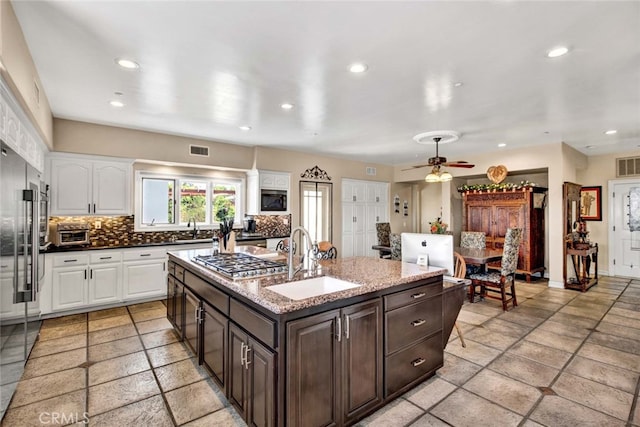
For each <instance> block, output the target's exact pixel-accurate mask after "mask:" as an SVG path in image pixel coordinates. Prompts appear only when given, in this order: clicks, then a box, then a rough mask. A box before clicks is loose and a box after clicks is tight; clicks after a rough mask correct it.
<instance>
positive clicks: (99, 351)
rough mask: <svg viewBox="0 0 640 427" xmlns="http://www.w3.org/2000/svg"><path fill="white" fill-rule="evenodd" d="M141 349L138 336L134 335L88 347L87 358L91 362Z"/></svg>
mask: <svg viewBox="0 0 640 427" xmlns="http://www.w3.org/2000/svg"><path fill="white" fill-rule="evenodd" d="M142 350H143V348H142V343H141V342H140V338H138V337H137V336H134V337H129V338H124V339H121V340H116V341H109V342H106V343H102V344H97V345H93V346H91V347H89V360H90V361H92V362H100V361H101V360H107V359H111V358H114V357H119V356H124V355H125V354H130V353H135V352H138V351H142Z"/></svg>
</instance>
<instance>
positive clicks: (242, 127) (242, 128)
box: [240, 126, 251, 131]
mask: <svg viewBox="0 0 640 427" xmlns="http://www.w3.org/2000/svg"><path fill="white" fill-rule="evenodd" d="M240 130H243V131H248V130H251V126H240Z"/></svg>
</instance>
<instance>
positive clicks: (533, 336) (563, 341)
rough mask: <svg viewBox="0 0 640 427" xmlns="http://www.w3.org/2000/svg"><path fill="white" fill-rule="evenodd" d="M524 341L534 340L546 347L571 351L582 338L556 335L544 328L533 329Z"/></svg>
mask: <svg viewBox="0 0 640 427" xmlns="http://www.w3.org/2000/svg"><path fill="white" fill-rule="evenodd" d="M525 340H526V341H531V342H535V343H537V344H541V345H544V346H547V347H552V348H555V349H558V350H562V351H565V352H569V353H573V352H575V351H576V350H577V349H578V347H580V345H581V344H582V342H583V340H581V339H578V338H572V337H568V336H565V335H558V334H555V333H553V332H551V331H547V330H544V329H539V328H538V329H535V330H534V331H532V332H531V333H530V334H528V335H527V336H526V337H525Z"/></svg>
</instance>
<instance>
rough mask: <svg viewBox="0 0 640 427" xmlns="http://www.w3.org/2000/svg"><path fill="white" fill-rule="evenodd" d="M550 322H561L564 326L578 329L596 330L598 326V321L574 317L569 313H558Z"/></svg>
mask: <svg viewBox="0 0 640 427" xmlns="http://www.w3.org/2000/svg"><path fill="white" fill-rule="evenodd" d="M549 320H553V321H554V322H560V323H562V324H563V325H568V326H573V327H576V328H586V329H592V328H595V327H596V325H597V324H598V319H590V318H587V317H582V316H574V315H572V314H569V313H562V312H560V311H559V312H557V313H556V314H554V315H553V316H551V317H550V318H549Z"/></svg>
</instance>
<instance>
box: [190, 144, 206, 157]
mask: <svg viewBox="0 0 640 427" xmlns="http://www.w3.org/2000/svg"><path fill="white" fill-rule="evenodd" d="M189 154H191V155H192V156H202V157H209V147H203V146H201V145H189Z"/></svg>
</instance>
